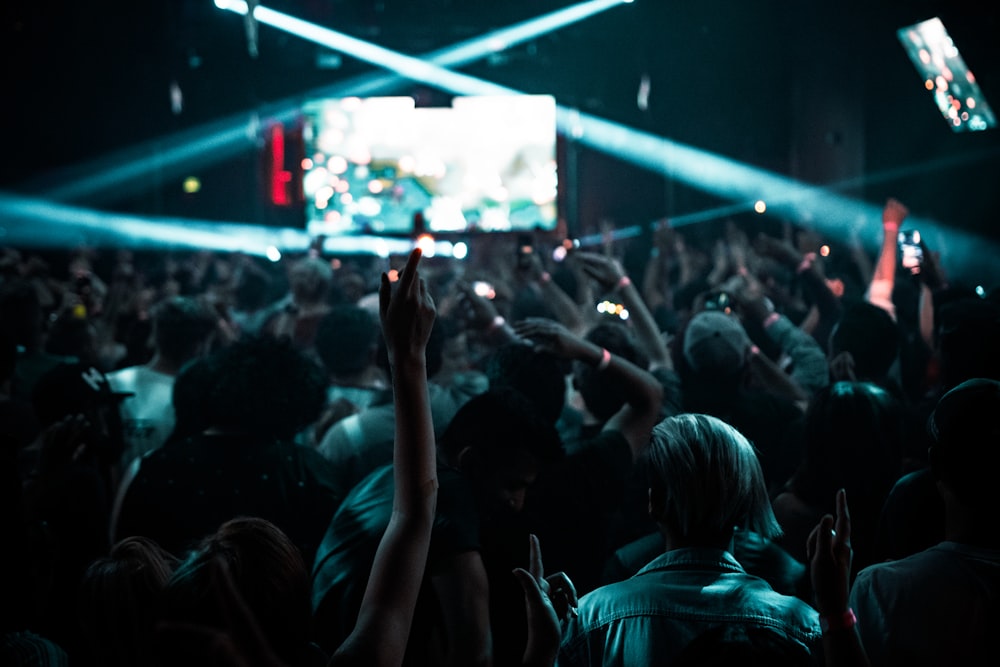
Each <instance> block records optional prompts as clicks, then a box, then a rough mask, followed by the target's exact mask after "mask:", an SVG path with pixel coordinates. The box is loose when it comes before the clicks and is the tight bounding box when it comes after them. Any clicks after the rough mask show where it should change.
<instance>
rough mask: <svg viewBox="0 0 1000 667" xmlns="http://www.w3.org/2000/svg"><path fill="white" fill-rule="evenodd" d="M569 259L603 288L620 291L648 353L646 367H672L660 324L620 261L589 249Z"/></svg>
mask: <svg viewBox="0 0 1000 667" xmlns="http://www.w3.org/2000/svg"><path fill="white" fill-rule="evenodd" d="M573 261H575V262H580V264H581V265H582V266H583V270H584V272H585V273H586V274H587V275H588V276H590V277H591V278H593V279H594V280H596V281H597V282H598V283H600V284H601V285H602V286H603V287H604V289H606V290H609V291H610V290H616V291H617V292H618V294H620V295H621V298H622V304H623V305H624V306H625V307H626V308H628V312H629V320H628V321H629V322H631V323H632V328H633V330H634V331H635V333H636V338H637V339H638V340H639V343H640V344H641V345H642V348H643V351H644V352H645V353H646V356H648V357H649V362H650V370H652V369H655V368H664V367H665V368H673V362H672V360H671V358H670V354H669V353H668V352H667V346H666V343H665V342H664V340H663V337H662V335H661V333H660V328H659V327H658V326H657V324H656V320H655V319H654V318H653V314H652V313H651V312H650V310H649V308H648V307H647V306H646V302H645V301H644V300H643V298H642V295H641V294H640V293H639V290H638V289H636V287H635V285H634V284H632V281H631V279H629V277H628V274H627V273H625V269H624V268H623V267H622V265H621V263H620V262H618V260H616V259H613V258H611V257H606V256H605V255H601V254H598V253H593V252H577V253H575V254H574V255H573Z"/></svg>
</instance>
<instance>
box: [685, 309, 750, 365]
mask: <svg viewBox="0 0 1000 667" xmlns="http://www.w3.org/2000/svg"><path fill="white" fill-rule="evenodd" d="M752 346H753V343H752V342H751V341H750V337H749V336H748V335H747V332H746V331H745V330H744V329H743V325H742V324H740V322H739V320H737V319H736V318H735V317H732V316H731V315H726V314H725V313H722V312H719V311H712V310H705V311H702V312H700V313H698V314H697V315H695V316H694V317H693V318H691V321H690V322H689V323H688V326H687V329H685V331H684V358H685V359H686V360H687V362H688V364H689V365H690V366H691V368H692V369H693V370H694V371H696V372H699V373H703V372H704V373H716V374H730V373H735V372H736V371H738V370H739V369H741V368H743V366H744V364H745V363H746V360H747V351H748V350H749V349H750V348H751V347H752Z"/></svg>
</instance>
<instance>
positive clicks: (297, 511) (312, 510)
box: [116, 434, 344, 563]
mask: <svg viewBox="0 0 1000 667" xmlns="http://www.w3.org/2000/svg"><path fill="white" fill-rule="evenodd" d="M343 497H344V493H343V491H342V490H341V489H340V488H339V487H337V486H336V483H335V482H334V475H333V470H332V466H331V465H330V463H329V462H328V461H327V460H326V459H324V458H323V457H321V456H320V455H319V454H317V453H316V452H315V451H313V450H311V449H309V448H307V447H303V446H301V445H294V444H290V443H287V442H282V441H279V440H273V439H268V438H255V437H251V436H236V435H204V434H201V435H196V436H192V437H189V438H186V439H183V440H178V441H175V442H171V443H169V444H168V445H166V446H164V447H161V448H160V449H157V450H155V451H153V452H150V453H148V454H146V455H145V456H144V457H143V458H142V459H140V462H139V470H138V472H137V473H136V476H135V478H134V479H133V480H132V482H131V484H130V485H129V487H128V490H127V492H126V494H125V497H124V499H123V501H122V508H121V514H120V516H119V519H118V524H117V530H116V539H122V538H124V537H127V536H129V535H144V536H146V537H149V538H151V539H153V540H155V541H156V542H158V543H159V544H160V546H162V547H163V548H164V549H166V550H168V551H170V552H171V553H174V554H176V555H181V554H183V553H184V551H185V550H186V549H188V548H190V547H192V546H195V545H196V543H197V542H198V540H200V539H201V538H203V537H205V536H207V535H209V534H211V533H213V532H215V531H216V530H217V529H218V527H219V526H220V525H222V524H223V523H225V522H226V521H228V520H229V519H233V518H236V517H240V516H249V517H259V518H262V519H267V520H268V521H271V522H272V523H274V524H275V525H277V526H278V528H280V529H281V530H282V531H284V532H285V534H286V535H288V537H289V539H291V540H292V542H294V543H295V544H296V545H297V546H298V547H299V549H301V550H302V556H303V558H304V559H305V562H306V563H310V562H312V558H313V556H314V554H315V553H316V548H317V547H318V546H319V543H320V540H321V539H322V537H323V531H325V530H326V527H327V525H329V523H330V518H331V517H332V516H333V514H334V512H335V511H336V510H337V507H338V506H339V504H340V500H341V499H342V498H343Z"/></svg>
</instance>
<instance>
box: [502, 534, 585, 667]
mask: <svg viewBox="0 0 1000 667" xmlns="http://www.w3.org/2000/svg"><path fill="white" fill-rule="evenodd" d="M530 549H531V553H530V556H529V561H528V563H529V564H528V570H525V569H523V568H520V567H519V568H516V569H515V570H514V577H516V578H517V580H518V581H519V582H520V584H521V587H522V588H523V589H524V606H525V609H526V611H527V615H528V643H527V646H526V648H525V650H524V659H523V663H524V664H525V665H551V664H553V663H554V662H555V656H556V653H558V651H559V642H560V640H561V638H562V631H561V629H560V621H566V620H569V619H570V618H572V617H574V616H576V608H577V605H578V604H579V600H577V596H576V588H575V587H574V586H573V582H572V581H570V579H569V577H568V576H566V574H565V573H564V572H557V573H555V574H553V575H550V576H548V577H546V576H545V567H544V565H543V564H542V549H541V546H540V545H539V543H538V538H537V537H535V536H534V535H532V536H531V537H530Z"/></svg>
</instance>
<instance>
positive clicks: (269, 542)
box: [163, 517, 312, 664]
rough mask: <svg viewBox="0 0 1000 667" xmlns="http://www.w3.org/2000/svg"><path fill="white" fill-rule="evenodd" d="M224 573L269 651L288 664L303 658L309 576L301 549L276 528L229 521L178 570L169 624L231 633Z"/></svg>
mask: <svg viewBox="0 0 1000 667" xmlns="http://www.w3.org/2000/svg"><path fill="white" fill-rule="evenodd" d="M220 568H223V569H224V570H225V573H226V575H227V576H228V578H229V579H230V580H231V582H232V585H233V586H234V587H235V589H236V593H237V594H238V595H239V597H241V598H242V601H243V602H245V603H246V605H247V607H248V608H249V610H250V612H251V613H252V614H253V617H254V620H255V621H256V622H257V624H258V626H259V628H260V630H261V632H262V633H263V635H264V638H265V639H266V640H267V643H268V645H269V646H270V647H271V648H272V649H273V650H274V651H275V653H276V654H277V655H278V656H279V657H280V658H281V659H283V660H284V662H285V663H286V664H296V662H298V660H299V659H300V658H301V655H302V651H303V650H304V649H305V646H306V645H307V643H308V641H309V636H310V634H311V632H312V621H311V615H312V612H311V609H310V602H309V572H308V569H307V568H306V565H305V562H304V561H303V560H302V555H301V553H300V552H299V550H298V548H297V547H296V546H295V545H294V544H293V543H292V542H291V540H289V539H288V537H287V536H286V535H285V534H284V533H283V532H282V531H281V530H280V529H279V528H278V527H277V526H275V525H274V524H273V523H271V522H269V521H266V520H264V519H259V518H247V517H241V518H237V519H232V520H230V521H227V522H226V523H224V524H223V525H222V526H220V527H219V529H218V530H217V531H216V532H215V533H214V534H213V535H211V536H209V537H207V538H205V540H204V541H203V542H202V543H201V545H200V546H199V547H198V549H197V550H195V551H194V552H192V553H191V554H190V555H189V556H188V557H187V559H186V560H185V561H184V562H183V563H182V564H181V565H180V566H179V567H178V568H177V570H176V572H175V573H174V575H173V577H171V579H170V582H169V584H168V586H167V589H166V591H165V592H164V604H163V609H164V614H163V615H164V617H165V619H166V620H168V621H174V622H181V623H190V624H193V625H201V626H207V627H210V628H217V629H221V630H228V629H229V623H230V622H231V619H230V618H228V617H227V616H228V615H227V613H226V609H225V608H224V607H220V604H219V602H218V601H219V598H220V597H224V596H225V594H226V593H227V592H226V591H223V590H221V589H220V587H223V586H225V583H224V582H223V581H221V577H220V574H221V573H220V571H219V569H220Z"/></svg>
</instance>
